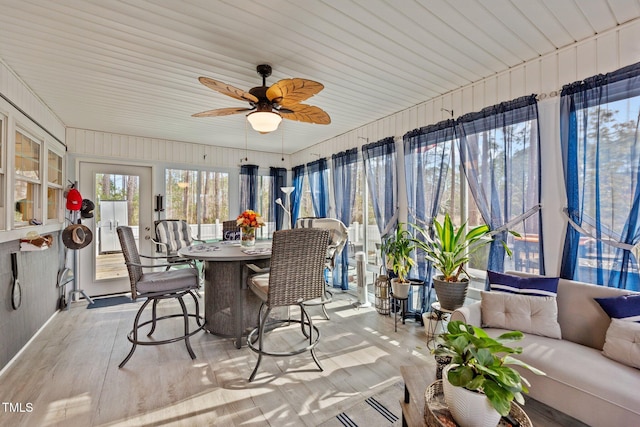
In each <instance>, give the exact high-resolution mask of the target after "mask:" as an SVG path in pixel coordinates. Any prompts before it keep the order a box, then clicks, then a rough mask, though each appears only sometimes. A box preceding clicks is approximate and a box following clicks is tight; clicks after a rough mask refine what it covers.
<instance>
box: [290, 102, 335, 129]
mask: <svg viewBox="0 0 640 427" xmlns="http://www.w3.org/2000/svg"><path fill="white" fill-rule="evenodd" d="M279 112H280V115H281V116H282V118H283V119H289V120H297V121H299V122H305V123H315V124H318V125H328V124H329V123H331V117H329V115H328V114H327V113H326V111H324V110H323V109H322V108H319V107H316V106H313V105H306V104H295V105H292V106H289V107H287V108H286V109H284V108H283V109H281V110H279Z"/></svg>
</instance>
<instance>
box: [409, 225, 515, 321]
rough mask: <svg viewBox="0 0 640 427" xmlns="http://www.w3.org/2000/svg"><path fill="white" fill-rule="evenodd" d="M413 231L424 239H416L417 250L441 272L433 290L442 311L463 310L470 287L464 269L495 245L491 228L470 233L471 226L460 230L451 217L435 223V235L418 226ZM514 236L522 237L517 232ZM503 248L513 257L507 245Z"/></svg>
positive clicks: (476, 229)
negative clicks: (480, 251) (477, 254)
mask: <svg viewBox="0 0 640 427" xmlns="http://www.w3.org/2000/svg"><path fill="white" fill-rule="evenodd" d="M413 227H414V228H415V229H416V230H417V231H418V233H420V234H421V235H422V239H415V241H414V244H415V247H416V248H418V249H422V250H423V251H424V254H425V255H424V256H425V259H426V260H427V261H430V262H431V264H432V265H433V267H434V268H436V269H437V270H438V271H439V272H440V275H439V276H436V277H434V278H433V287H434V289H435V290H436V294H437V295H438V301H440V306H441V308H444V309H446V310H455V309H456V308H459V307H461V306H462V305H463V304H464V299H465V298H466V295H467V288H468V285H469V275H468V274H467V272H466V270H465V269H464V265H465V264H466V263H467V262H468V261H469V257H470V256H471V255H472V254H473V253H474V252H476V251H477V250H478V249H480V248H482V247H484V246H485V245H488V244H489V243H491V242H492V241H493V239H491V238H489V236H488V234H489V232H490V230H489V226H487V225H479V226H477V227H474V228H471V229H470V230H468V231H467V224H466V223H464V224H463V225H462V226H461V227H459V228H456V227H455V226H454V225H453V221H451V217H450V216H449V214H448V213H447V214H445V216H444V221H443V222H442V223H440V222H439V221H438V220H437V219H434V221H433V229H432V230H431V231H429V230H425V229H423V228H421V227H419V226H417V225H413ZM510 233H512V234H513V235H516V236H517V235H518V233H516V232H513V231H510ZM502 244H503V246H504V248H505V251H506V252H507V254H508V255H509V256H511V250H510V249H509V248H508V247H507V245H506V243H505V242H502Z"/></svg>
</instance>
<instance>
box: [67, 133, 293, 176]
mask: <svg viewBox="0 0 640 427" xmlns="http://www.w3.org/2000/svg"><path fill="white" fill-rule="evenodd" d="M66 140H67V147H68V150H69V153H70V154H73V155H74V156H76V157H91V158H103V159H127V161H131V162H134V161H142V162H153V163H165V164H185V165H193V166H196V167H209V168H234V167H238V166H239V165H240V164H253V165H258V166H260V167H269V166H277V167H285V168H290V164H289V156H287V155H285V156H284V161H282V156H281V155H280V154H274V153H263V152H257V151H251V150H249V151H245V150H244V149H240V148H227V147H215V146H211V145H202V144H192V143H189V142H179V141H168V140H165V139H155V138H142V137H137V136H127V135H118V134H113V133H106V132H96V131H89V130H83V129H75V128H68V129H67V139H66ZM245 157H247V158H248V160H246V161H245V160H244V158H245Z"/></svg>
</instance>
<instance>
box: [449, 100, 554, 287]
mask: <svg viewBox="0 0 640 427" xmlns="http://www.w3.org/2000/svg"><path fill="white" fill-rule="evenodd" d="M456 132H457V133H456V134H457V136H458V137H459V140H458V145H459V152H460V162H461V164H462V167H463V170H464V172H465V174H466V177H467V182H468V183H469V188H470V190H471V194H472V195H473V199H474V201H475V203H476V205H477V208H478V211H479V213H480V215H482V219H483V220H484V222H485V223H486V224H487V225H488V226H489V228H490V229H491V230H492V233H493V234H494V237H495V240H494V242H493V243H492V244H491V245H490V250H489V255H488V256H489V260H488V263H487V266H486V268H487V269H490V270H494V271H504V265H505V250H504V247H503V245H502V242H501V241H503V242H509V240H508V237H509V234H508V233H507V230H514V231H518V232H519V233H520V234H521V235H522V236H523V239H524V241H523V244H522V245H521V246H522V247H523V250H522V251H519V253H518V254H515V246H516V244H517V243H518V242H511V243H513V245H514V268H515V269H516V270H527V271H533V272H536V273H539V274H544V264H543V260H544V258H543V257H542V256H541V254H542V253H543V250H542V248H543V242H542V233H541V229H542V227H541V224H542V217H541V211H540V141H539V131H538V104H537V101H536V98H535V95H530V96H525V97H522V98H518V99H515V100H513V101H509V102H503V103H501V104H498V105H495V106H491V107H487V108H484V109H483V110H481V111H479V112H477V113H470V114H466V115H464V116H462V117H460V118H459V119H458V120H457V128H456ZM469 224H470V225H471V224H473V222H472V221H470V222H469ZM473 225H475V224H473ZM520 258H523V259H524V261H522V262H520V261H519V260H520Z"/></svg>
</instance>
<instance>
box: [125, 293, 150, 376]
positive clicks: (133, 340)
mask: <svg viewBox="0 0 640 427" xmlns="http://www.w3.org/2000/svg"><path fill="white" fill-rule="evenodd" d="M149 302H151V300H150V299H147V300H146V301H145V302H144V303H143V304H142V307H140V310H138V312H137V313H136V318H135V319H134V321H133V330H132V331H131V337H130V339H129V341H131V350H129V354H127V357H125V358H124V360H123V361H122V362H120V364H119V365H118V368H122V367H123V366H124V365H126V364H127V362H128V361H129V359H131V356H133V352H134V351H136V346H137V345H138V328H139V326H138V323H139V322H140V316H142V312H143V311H144V309H145V307H146V306H147V304H149Z"/></svg>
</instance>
